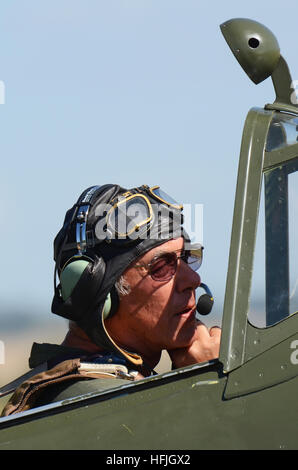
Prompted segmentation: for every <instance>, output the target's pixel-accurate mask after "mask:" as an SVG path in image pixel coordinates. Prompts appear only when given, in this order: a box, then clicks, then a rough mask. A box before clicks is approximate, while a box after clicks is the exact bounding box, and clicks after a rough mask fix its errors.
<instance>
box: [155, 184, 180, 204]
mask: <svg viewBox="0 0 298 470" xmlns="http://www.w3.org/2000/svg"><path fill="white" fill-rule="evenodd" d="M149 192H150V194H151V195H152V196H153V197H154V198H155V199H158V201H161V202H163V203H165V204H167V205H168V206H171V207H175V208H176V209H183V206H182V204H179V203H178V202H177V201H175V199H173V198H172V197H171V196H169V195H168V194H167V193H165V192H164V191H163V190H162V189H160V187H159V186H153V187H152V188H149Z"/></svg>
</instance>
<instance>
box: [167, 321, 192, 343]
mask: <svg viewBox="0 0 298 470" xmlns="http://www.w3.org/2000/svg"><path fill="white" fill-rule="evenodd" d="M196 327H197V323H196V321H194V322H191V323H188V324H187V325H183V327H182V328H181V329H180V330H179V332H178V334H177V335H176V336H175V338H174V339H173V341H172V344H171V348H169V349H178V348H188V347H190V346H191V345H192V343H193V342H194V340H195V339H196Z"/></svg>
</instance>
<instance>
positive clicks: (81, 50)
mask: <svg viewBox="0 0 298 470" xmlns="http://www.w3.org/2000/svg"><path fill="white" fill-rule="evenodd" d="M297 13H298V5H297V2H295V0H292V1H291V0H286V1H284V2H274V3H273V2H272V1H269V0H263V1H262V2H260V1H256V0H251V1H250V2H239V1H229V0H227V1H225V2H221V1H219V0H217V1H213V2H202V1H200V0H197V1H193V0H184V1H182V0H179V1H178V0H162V1H157V0H155V1H149V0H146V1H145V0H144V1H143V0H130V1H129V0H126V1H124V0H123V1H120V0H109V1H101V0H84V1H83V0H80V1H78V0H71V1H70V0H59V1H58V0H51V1H48V0H43V1H42V2H41V1H40V0H39V1H37V0H26V2H25V1H21V0H15V1H13V0H11V1H9V2H2V3H1V6H0V39H1V48H0V80H3V82H4V83H5V104H4V105H1V106H0V120H1V130H2V132H1V139H0V152H1V174H0V181H1V184H0V200H1V212H2V214H1V219H0V229H1V246H2V256H1V258H2V263H1V267H2V279H1V292H0V309H1V313H2V312H4V313H5V312H7V311H10V310H12V311H13V310H17V311H24V312H26V314H28V315H29V313H31V314H33V315H48V316H49V320H50V318H51V315H50V305H51V300H52V295H53V269H54V264H53V253H52V244H53V239H54V237H55V235H56V233H57V231H58V230H59V229H60V226H61V224H62V222H63V218H64V214H65V212H66V210H67V209H68V208H69V207H71V206H72V205H73V203H74V202H75V200H76V199H77V197H78V195H79V194H80V193H81V192H82V191H83V190H84V189H85V188H86V187H88V186H91V185H93V184H104V183H119V184H121V185H123V186H125V187H133V186H138V185H140V184H149V185H155V184H158V185H160V186H161V187H162V188H163V189H164V190H165V191H166V192H168V193H169V194H171V195H172V196H173V197H174V198H175V199H177V200H179V201H181V202H183V203H185V204H186V203H191V204H204V245H205V253H204V254H205V259H204V264H203V266H202V269H201V275H202V279H203V280H204V281H205V282H206V283H208V284H209V285H210V287H211V288H212V289H213V291H214V295H215V297H216V300H217V307H216V309H217V310H216V311H217V312H219V313H220V312H221V308H222V303H223V296H224V288H225V280H226V270H227V264H228V254H229V242H230V234H231V224H232V214H233V204H234V195H235V185H236V176H237V168H238V156H239V149H240V143H241V135H242V128H243V123H244V119H245V117H246V114H247V112H248V110H249V109H250V108H251V107H253V106H259V107H263V105H264V104H266V103H268V102H272V101H274V92H273V87H272V84H271V81H270V80H266V81H265V82H263V83H262V84H260V85H258V86H256V85H254V84H253V83H252V82H251V81H250V80H249V79H248V77H247V76H246V75H245V74H244V72H243V71H242V69H241V68H240V66H239V65H238V63H237V62H236V61H235V59H234V57H233V56H232V54H231V52H230V50H229V48H228V46H227V45H226V43H225V41H224V38H223V36H222V35H221V32H220V29H219V25H220V24H221V23H222V22H224V21H225V20H228V19H230V18H235V17H245V18H251V19H255V20H257V21H260V22H261V23H263V24H265V25H266V26H267V27H269V28H270V29H271V30H272V31H273V32H274V34H275V35H276V36H277V38H278V41H279V44H280V47H281V52H282V54H283V55H284V56H285V58H286V60H287V61H288V64H289V66H290V69H291V73H292V78H293V79H298V63H297V38H296V36H297V34H296V31H297Z"/></svg>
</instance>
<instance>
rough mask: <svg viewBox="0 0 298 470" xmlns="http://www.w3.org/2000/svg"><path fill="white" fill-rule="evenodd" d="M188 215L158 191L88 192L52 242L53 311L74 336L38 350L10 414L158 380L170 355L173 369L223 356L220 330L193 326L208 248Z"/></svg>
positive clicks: (99, 189) (199, 324) (92, 189)
mask: <svg viewBox="0 0 298 470" xmlns="http://www.w3.org/2000/svg"><path fill="white" fill-rule="evenodd" d="M182 211H183V207H182V206H181V205H180V204H178V203H177V202H176V201H174V200H173V199H172V198H170V197H169V196H168V195H166V194H165V193H164V192H163V191H162V190H161V189H160V188H159V187H158V186H155V187H151V188H150V187H149V186H146V185H143V186H140V187H137V188H133V189H129V190H128V189H125V188H123V187H121V186H119V185H113V184H107V185H104V186H92V187H90V188H88V189H86V190H85V191H84V192H83V193H82V194H81V196H80V197H79V199H78V201H77V202H76V203H75V204H74V206H73V207H72V208H71V209H69V210H68V211H67V213H66V216H65V219H64V223H63V226H62V228H61V230H60V231H59V233H58V234H57V236H56V238H55V240H54V260H55V292H54V298H53V302H52V312H53V313H55V314H57V315H59V316H62V317H64V318H67V319H68V320H69V330H68V332H67V334H66V337H65V339H64V341H63V342H62V344H61V345H50V344H37V343H34V344H33V347H32V351H31V357H30V359H29V365H30V367H31V368H32V371H31V375H29V377H28V378H27V380H25V381H24V382H22V383H21V384H20V385H19V386H18V387H17V389H16V391H15V393H14V395H13V396H12V398H11V400H10V401H9V403H8V404H7V405H6V407H5V409H4V411H3V414H4V415H8V414H13V413H16V412H19V411H22V410H25V409H28V408H31V407H33V406H38V405H41V404H45V403H49V402H51V401H56V400H60V399H62V398H65V397H70V396H74V395H75V394H78V393H82V392H83V391H86V390H87V388H86V386H87V387H88V390H89V391H90V390H92V389H93V390H96V389H98V387H99V386H100V387H111V386H115V384H117V383H119V381H118V382H115V379H122V380H138V379H142V378H144V377H148V376H150V375H153V374H155V373H156V372H155V371H154V368H155V367H156V365H157V364H158V362H159V361H160V358H161V353H162V351H163V350H167V351H168V354H169V356H170V358H171V360H172V367H173V368H180V367H183V366H186V365H190V364H195V363H198V362H205V361H208V360H211V359H215V358H217V357H218V355H219V344H220V333H221V330H220V328H218V327H212V328H210V329H208V328H207V327H206V326H205V325H204V324H203V323H202V322H201V321H199V320H197V318H196V298H195V291H196V288H197V287H199V286H200V284H201V279H200V276H199V274H198V273H197V272H196V270H197V269H198V268H199V267H200V265H201V262H202V255H203V247H202V246H201V245H199V244H196V245H192V244H191V243H190V239H189V237H188V235H187V233H186V232H185V230H184V228H183V217H182ZM56 278H58V282H57V280H56ZM35 372H36V373H35ZM95 378H105V379H106V380H104V381H101V382H100V385H99V381H96V380H90V379H95ZM78 379H79V380H78ZM86 379H87V380H86ZM111 381H112V384H111ZM83 382H84V383H85V384H84V385H83V388H82V383H83ZM86 383H87V385H86ZM78 384H80V387H81V388H80V387H78ZM84 387H85V388H84ZM28 390H30V393H28ZM28 395H29V398H28Z"/></svg>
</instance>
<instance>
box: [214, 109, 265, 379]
mask: <svg viewBox="0 0 298 470" xmlns="http://www.w3.org/2000/svg"><path fill="white" fill-rule="evenodd" d="M272 117H273V112H272V111H265V110H262V109H259V110H258V109H253V110H251V111H250V112H249V113H248V116H247V119H246V123H245V126H244V131H243V138H242V145H241V151H240V161H239V169H238V180H237V188H236V196H235V207H234V216H233V227H232V236H231V248H230V257H229V266H228V276H227V285H226V294H225V303H224V312H223V322H222V339H221V349H220V361H221V362H222V364H223V366H224V370H225V371H226V372H228V371H230V370H233V369H235V368H236V367H239V366H240V365H241V364H243V361H244V346H245V336H246V328H247V311H248V303H249V293H250V285H251V277H252V267H253V256H252V255H253V252H254V244H255V238H256V224H257V215H258V209H259V201H260V195H261V183H262V168H263V159H264V151H265V146H266V139H267V133H268V129H269V126H270V123H271V119H272Z"/></svg>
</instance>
